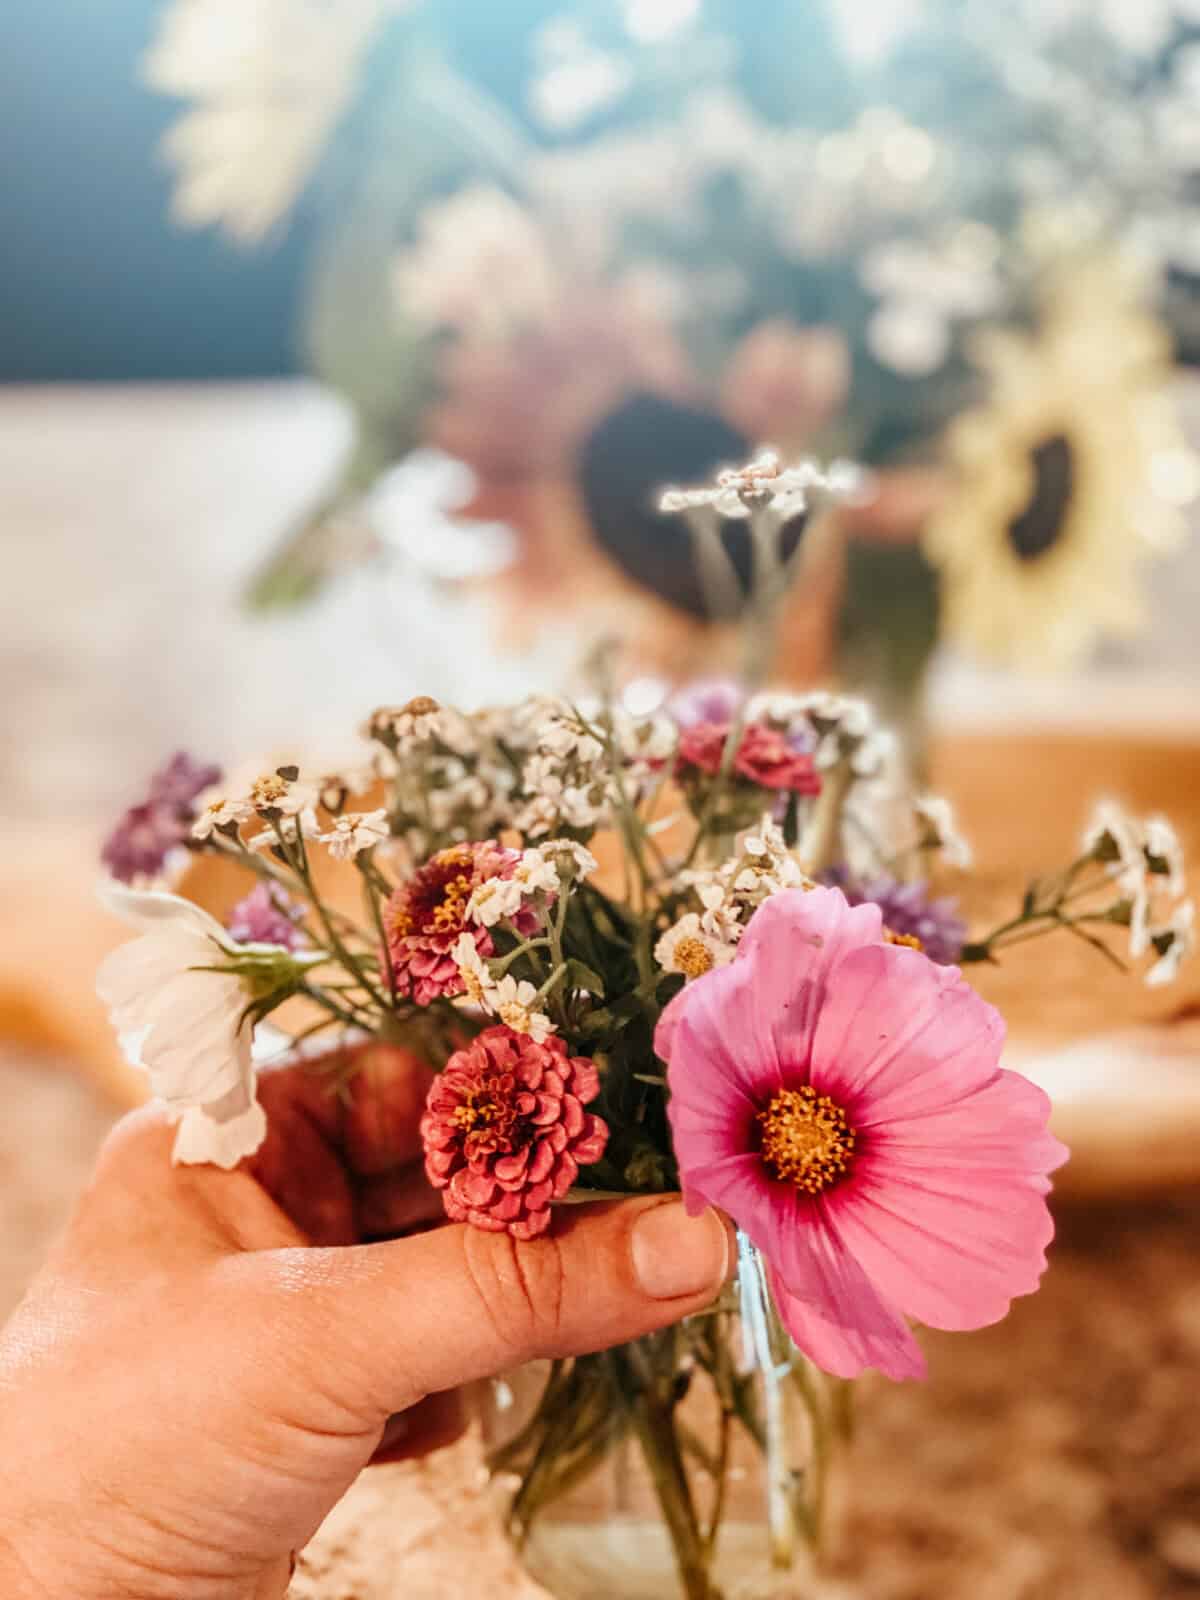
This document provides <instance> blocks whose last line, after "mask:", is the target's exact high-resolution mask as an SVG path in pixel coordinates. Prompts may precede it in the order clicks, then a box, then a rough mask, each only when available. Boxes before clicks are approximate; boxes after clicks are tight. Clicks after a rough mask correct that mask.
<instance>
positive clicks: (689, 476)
mask: <svg viewBox="0 0 1200 1600" xmlns="http://www.w3.org/2000/svg"><path fill="white" fill-rule="evenodd" d="M749 455H750V444H749V441H748V440H746V439H744V438H743V437H742V435H741V434H740V433H738V431H737V430H736V429H735V428H732V427H730V425H729V424H728V423H727V422H725V421H723V420H722V418H720V417H719V416H717V415H716V414H715V413H713V412H709V411H699V410H695V409H693V408H692V407H690V406H684V405H679V404H677V403H675V402H674V401H671V400H665V399H663V398H662V396H660V395H655V394H649V393H638V394H633V395H631V396H630V397H629V398H628V399H627V400H625V401H623V402H622V403H621V405H619V406H618V407H617V409H616V410H615V411H613V412H610V413H609V415H608V416H607V417H605V418H604V419H603V421H601V422H600V423H599V424H598V425H597V426H596V427H595V428H594V429H593V431H592V433H591V434H590V435H589V437H588V438H587V440H586V441H585V443H584V446H583V450H582V452H581V455H580V461H579V483H580V488H581V491H582V494H583V501H584V505H585V507H586V509H587V513H588V518H589V521H590V523H591V530H592V534H593V537H594V538H595V540H596V542H597V544H599V545H600V547H601V548H602V549H603V550H605V551H606V552H607V554H608V555H609V556H611V557H612V559H613V560H614V561H615V562H616V563H617V565H618V566H619V567H620V568H621V569H622V571H624V572H625V573H626V574H627V575H628V576H629V577H631V578H632V579H633V580H634V582H635V583H638V584H641V585H642V587H643V588H646V589H649V590H650V591H651V592H652V593H654V594H656V595H658V596H659V598H660V599H662V600H666V601H667V602H668V604H670V605H673V606H675V607H676V609H677V610H679V611H683V612H686V613H687V615H688V616H692V617H699V618H706V619H711V618H712V616H713V607H712V605H711V604H710V600H709V597H708V595H707V593H706V590H705V587H704V583H703V581H702V577H701V573H700V570H699V567H698V564H697V560H696V552H695V541H694V539H693V536H692V534H691V532H690V531H689V529H688V525H687V521H686V518H684V517H682V516H674V515H673V516H666V515H664V514H663V513H662V512H661V511H659V509H658V499H659V496H660V495H661V493H662V491H663V489H665V488H668V487H671V486H680V487H683V488H692V487H694V486H697V485H702V484H705V483H708V482H710V481H711V480H712V478H713V476H714V474H715V473H716V472H717V471H718V470H719V469H720V468H722V467H730V466H740V465H742V464H743V463H744V462H745V461H746V460H747V459H748V457H749ZM806 521H807V519H806V518H805V517H803V516H798V517H793V518H792V519H791V520H790V521H789V522H787V523H786V524H785V525H784V552H785V555H791V554H792V553H793V552H794V551H795V549H796V548H797V546H798V545H799V543H800V538H801V536H802V534H803V532H804V526H805V523H806ZM721 536H722V541H723V543H724V545H725V549H726V551H727V552H728V554H729V557H730V560H731V561H732V563H733V568H734V570H735V572H736V573H737V578H738V583H739V585H740V588H741V591H742V594H743V595H745V593H746V591H747V589H748V586H749V582H750V572H751V551H750V536H749V531H748V528H747V525H746V523H744V522H724V523H723V524H722V535H721Z"/></svg>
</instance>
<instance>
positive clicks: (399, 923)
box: [383, 839, 532, 1006]
mask: <svg viewBox="0 0 1200 1600" xmlns="http://www.w3.org/2000/svg"><path fill="white" fill-rule="evenodd" d="M520 860H521V852H520V851H519V850H509V849H506V848H505V847H504V846H503V845H498V844H497V843H496V842H495V840H492V839H489V840H487V841H485V842H484V843H482V844H479V843H475V844H456V845H451V846H450V848H449V849H447V850H439V851H438V853H437V854H436V855H434V856H431V857H430V858H429V860H428V861H427V862H425V864H424V866H421V867H418V869H417V870H416V872H414V873H413V875H412V877H411V878H410V879H409V880H408V882H407V883H404V884H401V886H400V888H398V889H397V890H396V892H395V893H394V894H393V895H392V897H391V899H390V900H389V901H388V903H387V905H386V907H385V908H384V918H383V924H384V932H385V933H386V935H387V944H388V955H389V957H390V959H391V964H392V973H393V977H394V980H395V985H396V993H397V994H402V995H411V996H412V998H413V999H414V1000H415V1001H416V1002H417V1004H418V1005H419V1006H427V1005H429V1004H430V1002H431V1001H433V1000H437V999H438V998H439V997H441V996H447V997H449V998H453V997H454V996H455V995H460V994H463V993H465V991H466V985H465V983H464V982H463V978H462V975H461V973H460V972H459V970H458V965H457V963H456V962H455V960H454V954H453V952H454V946H455V944H456V943H457V942H458V937H459V935H460V934H461V933H464V932H469V933H471V934H472V935H473V936H474V939H475V944H476V947H477V948H478V950H479V953H480V955H481V956H490V955H491V953H492V949H493V945H492V937H491V934H490V933H489V932H488V931H487V929H486V928H484V927H477V926H476V925H475V924H474V923H473V922H472V921H470V920H469V918H468V915H467V908H468V906H469V904H470V900H471V896H472V895H473V894H474V892H475V891H476V889H478V888H479V887H480V886H481V885H482V884H484V883H486V882H488V880H489V879H491V878H511V877H512V875H513V873H514V872H515V870H516V868H517V866H518V865H519V863H520ZM527 922H528V913H525V912H518V913H517V915H516V917H515V918H514V923H515V925H516V926H517V927H518V928H519V929H521V931H523V932H527V931H528V927H527V926H526V923H527ZM529 926H532V924H531V923H530V924H529Z"/></svg>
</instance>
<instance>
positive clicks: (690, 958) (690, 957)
mask: <svg viewBox="0 0 1200 1600" xmlns="http://www.w3.org/2000/svg"><path fill="white" fill-rule="evenodd" d="M675 966H676V969H677V970H678V971H680V972H682V973H683V975H684V977H685V978H702V977H703V976H704V974H705V973H706V972H711V971H712V968H713V955H712V951H711V950H710V949H709V948H708V946H707V945H706V944H705V943H704V940H703V939H696V938H694V937H693V938H686V939H680V941H679V943H678V944H677V945H676V946H675Z"/></svg>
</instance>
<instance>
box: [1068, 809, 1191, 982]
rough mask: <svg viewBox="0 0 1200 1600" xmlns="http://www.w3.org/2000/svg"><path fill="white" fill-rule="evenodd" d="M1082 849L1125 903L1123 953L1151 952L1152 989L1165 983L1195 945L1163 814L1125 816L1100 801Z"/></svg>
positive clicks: (1175, 846)
mask: <svg viewBox="0 0 1200 1600" xmlns="http://www.w3.org/2000/svg"><path fill="white" fill-rule="evenodd" d="M1083 847H1084V850H1085V851H1086V852H1087V853H1088V854H1089V855H1090V856H1091V857H1092V859H1093V860H1095V861H1097V862H1099V863H1101V864H1102V865H1103V866H1104V868H1105V871H1106V872H1107V873H1108V876H1109V877H1110V878H1111V879H1112V880H1113V882H1114V884H1115V885H1116V887H1117V889H1118V891H1119V892H1120V895H1121V897H1122V901H1123V902H1125V903H1126V904H1127V906H1128V920H1129V954H1130V956H1131V957H1132V958H1133V959H1134V960H1135V961H1138V960H1141V958H1142V957H1143V956H1146V955H1148V954H1149V953H1151V952H1153V953H1154V955H1155V956H1156V957H1157V959H1156V961H1155V963H1154V965H1153V966H1151V967H1150V969H1149V971H1148V972H1147V973H1146V982H1147V983H1148V984H1150V985H1151V986H1152V987H1158V986H1159V985H1160V984H1166V983H1171V982H1172V981H1173V980H1174V978H1175V977H1176V975H1177V974H1178V972H1179V968H1180V967H1181V966H1182V964H1183V962H1184V961H1185V960H1186V959H1187V957H1188V956H1189V955H1191V953H1192V951H1193V950H1194V949H1195V947H1196V935H1195V921H1196V910H1195V906H1194V904H1193V902H1192V901H1191V900H1190V899H1189V898H1188V897H1187V875H1186V872H1185V869H1184V859H1183V850H1182V848H1181V847H1180V843H1179V838H1178V836H1177V834H1176V832H1175V829H1174V827H1173V826H1172V825H1171V823H1170V822H1168V821H1167V819H1166V818H1165V817H1158V816H1155V817H1147V818H1137V817H1132V816H1130V815H1129V814H1128V813H1127V812H1125V811H1123V810H1122V809H1121V808H1120V806H1117V805H1114V804H1113V803H1112V802H1111V801H1102V802H1101V803H1100V804H1099V805H1098V806H1097V807H1096V811H1095V814H1094V816H1093V818H1092V821H1091V823H1090V825H1089V827H1088V829H1087V832H1086V833H1085V835H1084V840H1083Z"/></svg>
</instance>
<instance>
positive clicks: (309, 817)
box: [245, 807, 321, 855]
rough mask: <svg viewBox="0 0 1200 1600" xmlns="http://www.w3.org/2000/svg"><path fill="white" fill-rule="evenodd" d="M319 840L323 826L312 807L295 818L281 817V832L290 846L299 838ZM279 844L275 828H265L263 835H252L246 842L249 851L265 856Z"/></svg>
mask: <svg viewBox="0 0 1200 1600" xmlns="http://www.w3.org/2000/svg"><path fill="white" fill-rule="evenodd" d="M297 829H299V837H300V838H302V839H319V838H320V835H321V824H320V823H319V822H318V821H317V813H316V812H315V811H314V810H312V808H311V807H306V808H305V809H304V810H303V811H301V812H300V813H299V814H298V815H296V816H294V817H281V818H280V819H279V832H280V833H282V834H283V837H284V839H285V840H286V842H287V843H288V844H294V843H295V842H296V838H297ZM278 843H279V835H278V834H277V833H276V832H275V829H274V827H270V828H264V829H263V830H262V832H261V833H256V834H254V835H252V836H251V837H250V838H249V839H247V840H246V841H245V844H246V848H247V850H253V851H254V853H255V854H256V855H263V854H264V853H265V852H266V851H268V850H273V849H275V847H276V846H277V845H278Z"/></svg>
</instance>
